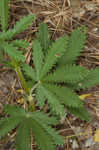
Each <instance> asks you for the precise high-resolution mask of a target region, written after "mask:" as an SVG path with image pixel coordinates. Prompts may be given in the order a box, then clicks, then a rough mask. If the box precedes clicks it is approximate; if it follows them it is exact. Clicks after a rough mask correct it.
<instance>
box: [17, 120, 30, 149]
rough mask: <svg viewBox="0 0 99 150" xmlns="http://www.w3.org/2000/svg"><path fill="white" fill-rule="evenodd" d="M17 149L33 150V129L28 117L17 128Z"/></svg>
mask: <svg viewBox="0 0 99 150" xmlns="http://www.w3.org/2000/svg"><path fill="white" fill-rule="evenodd" d="M16 150H31V129H30V125H29V122H28V119H27V120H26V119H25V120H24V121H22V123H21V124H20V125H19V127H18V129H17V134H16Z"/></svg>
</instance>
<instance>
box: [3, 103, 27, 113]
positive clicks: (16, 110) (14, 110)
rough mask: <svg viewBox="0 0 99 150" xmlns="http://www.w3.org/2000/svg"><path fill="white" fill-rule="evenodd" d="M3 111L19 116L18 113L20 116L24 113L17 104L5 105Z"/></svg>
mask: <svg viewBox="0 0 99 150" xmlns="http://www.w3.org/2000/svg"><path fill="white" fill-rule="evenodd" d="M4 111H5V112H6V113H7V114H9V115H11V116H18V115H19V116H20V114H21V116H25V115H26V112H25V110H24V108H22V107H19V106H17V105H5V107H4Z"/></svg>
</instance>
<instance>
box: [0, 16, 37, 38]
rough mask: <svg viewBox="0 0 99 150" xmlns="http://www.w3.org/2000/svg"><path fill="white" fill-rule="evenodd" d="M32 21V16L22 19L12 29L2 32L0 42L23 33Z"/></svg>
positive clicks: (33, 17)
mask: <svg viewBox="0 0 99 150" xmlns="http://www.w3.org/2000/svg"><path fill="white" fill-rule="evenodd" d="M34 19H35V15H34V14H30V15H28V16H25V17H23V18H22V19H20V21H18V22H17V23H16V24H15V25H14V27H13V29H9V30H8V31H7V32H3V33H2V34H0V40H10V39H12V38H13V37H14V36H16V35H17V34H19V33H21V32H23V31H25V30H26V29H27V28H28V26H29V25H31V24H32V22H33V20H34Z"/></svg>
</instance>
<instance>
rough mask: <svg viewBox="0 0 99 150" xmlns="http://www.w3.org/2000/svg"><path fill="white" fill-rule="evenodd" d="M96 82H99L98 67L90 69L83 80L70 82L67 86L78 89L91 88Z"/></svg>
mask: <svg viewBox="0 0 99 150" xmlns="http://www.w3.org/2000/svg"><path fill="white" fill-rule="evenodd" d="M98 84H99V69H98V68H96V69H92V70H91V71H90V72H89V74H88V76H87V77H86V78H85V79H84V80H82V81H80V82H77V83H76V84H70V85H69V86H70V87H71V88H72V89H75V90H80V89H86V88H91V87H92V86H95V85H98Z"/></svg>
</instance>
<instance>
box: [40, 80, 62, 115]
mask: <svg viewBox="0 0 99 150" xmlns="http://www.w3.org/2000/svg"><path fill="white" fill-rule="evenodd" d="M40 89H41V91H42V93H43V94H44V95H45V97H46V99H47V100H48V104H49V105H50V107H51V110H52V111H53V112H55V113H56V114H58V115H60V116H64V115H65V110H64V106H63V105H62V104H61V103H60V102H59V101H58V98H57V96H56V95H55V94H54V93H53V92H51V91H49V90H48V89H47V88H46V87H45V86H44V84H43V83H42V84H41V85H40Z"/></svg>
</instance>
